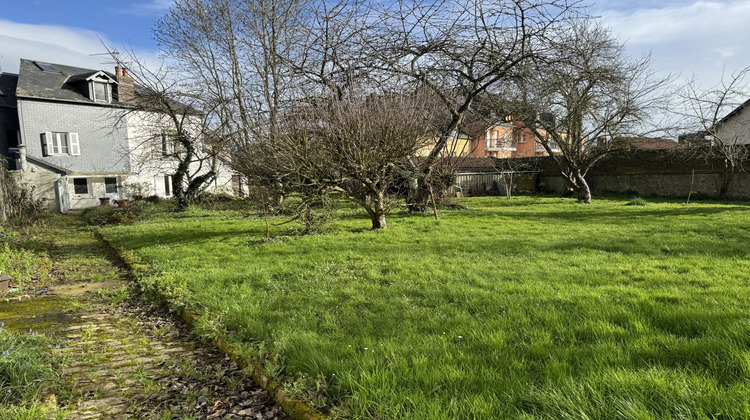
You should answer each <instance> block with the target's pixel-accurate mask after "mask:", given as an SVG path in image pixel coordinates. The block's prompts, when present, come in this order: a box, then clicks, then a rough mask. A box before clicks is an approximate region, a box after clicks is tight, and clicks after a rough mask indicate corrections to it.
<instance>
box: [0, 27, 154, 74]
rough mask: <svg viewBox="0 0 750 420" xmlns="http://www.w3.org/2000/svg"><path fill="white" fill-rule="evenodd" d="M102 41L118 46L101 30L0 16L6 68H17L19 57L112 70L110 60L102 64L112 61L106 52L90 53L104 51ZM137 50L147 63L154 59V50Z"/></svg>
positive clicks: (0, 47) (1, 52)
mask: <svg viewBox="0 0 750 420" xmlns="http://www.w3.org/2000/svg"><path fill="white" fill-rule="evenodd" d="M103 43H104V44H103ZM104 45H108V46H114V47H115V48H118V47H119V46H118V45H117V44H115V43H113V42H111V41H109V40H107V39H106V38H105V37H104V36H103V35H102V34H99V33H97V32H94V31H91V30H88V29H81V28H72V27H65V26H54V25H33V24H25V23H16V22H11V21H8V20H0V56H2V59H0V65H1V66H2V70H3V71H5V72H11V73H15V72H18V65H19V60H20V59H21V58H27V59H30V60H40V61H46V62H51V63H58V64H66V65H71V66H78V67H84V68H93V69H106V70H113V69H114V65H113V64H105V63H109V62H111V61H112V60H111V59H110V58H109V57H108V56H106V55H98V56H92V54H102V53H106V52H107V49H106V48H105V46H104ZM128 48H129V47H128ZM121 49H124V48H121ZM136 53H137V55H138V56H140V57H144V58H145V60H146V62H147V63H152V62H157V58H156V57H157V54H156V53H155V52H152V51H136ZM110 67H112V69H110Z"/></svg>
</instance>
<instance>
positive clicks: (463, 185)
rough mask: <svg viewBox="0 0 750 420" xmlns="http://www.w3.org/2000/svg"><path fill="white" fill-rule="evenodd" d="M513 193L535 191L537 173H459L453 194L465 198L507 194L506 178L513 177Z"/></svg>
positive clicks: (452, 190)
mask: <svg viewBox="0 0 750 420" xmlns="http://www.w3.org/2000/svg"><path fill="white" fill-rule="evenodd" d="M511 176H512V179H511V182H512V184H513V190H511V191H513V192H515V191H534V190H535V189H536V182H537V177H538V174H537V173H536V172H459V173H457V174H456V183H455V185H454V186H453V187H452V189H451V191H450V192H451V194H454V195H455V193H456V192H460V193H461V194H462V195H464V196H478V195H501V194H505V177H511Z"/></svg>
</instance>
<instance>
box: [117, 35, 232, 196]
mask: <svg viewBox="0 0 750 420" xmlns="http://www.w3.org/2000/svg"><path fill="white" fill-rule="evenodd" d="M109 51H110V55H111V57H112V58H113V59H115V60H116V62H117V64H118V66H117V72H118V74H117V75H116V77H117V78H118V81H119V83H120V86H119V87H118V94H119V98H118V101H119V103H120V105H121V106H120V107H118V108H116V109H115V110H114V111H113V112H116V113H118V114H119V115H118V123H119V122H124V121H126V120H131V121H133V122H134V124H135V125H136V126H137V129H136V130H133V133H136V134H135V135H134V136H133V137H134V138H131V139H130V141H131V142H135V143H136V144H135V148H134V150H132V151H131V152H130V153H131V154H132V155H134V156H135V158H134V159H133V160H134V162H135V163H136V165H137V166H140V168H141V169H143V168H144V167H146V166H149V167H150V169H162V170H164V171H169V172H172V174H171V180H172V182H171V187H172V191H173V195H174V197H175V200H176V203H177V209H178V210H184V209H186V208H187V207H188V205H189V204H190V203H191V202H192V201H194V200H195V198H196V196H197V195H198V194H200V193H201V192H202V191H204V190H205V188H206V187H208V186H209V185H210V183H211V182H212V181H213V180H214V179H215V178H216V174H217V167H218V165H219V160H218V159H219V154H220V153H221V146H220V144H219V142H218V140H217V139H218V137H217V136H215V135H214V133H213V131H212V130H211V129H209V127H208V125H207V124H208V122H207V119H206V115H207V114H210V113H211V112H212V109H211V108H210V106H208V107H207V106H206V103H205V102H204V101H203V98H202V95H201V91H200V89H198V88H197V87H195V86H193V85H191V84H185V83H183V81H181V80H179V78H175V77H172V76H173V75H174V72H173V70H174V69H172V68H170V67H168V66H166V65H164V64H163V63H162V64H161V65H160V66H159V67H158V68H152V67H149V66H148V65H146V64H145V63H144V62H143V60H141V59H140V58H139V57H137V56H136V55H135V54H134V53H133V52H132V51H125V53H124V54H123V53H120V52H116V51H115V50H113V49H110V50H109ZM120 72H122V73H120ZM129 157H131V158H133V156H129ZM155 157H156V159H155Z"/></svg>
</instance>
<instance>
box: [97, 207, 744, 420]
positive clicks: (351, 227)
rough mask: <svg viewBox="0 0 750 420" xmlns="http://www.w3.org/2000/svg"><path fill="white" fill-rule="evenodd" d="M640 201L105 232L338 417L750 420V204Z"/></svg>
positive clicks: (143, 226) (225, 214)
mask: <svg viewBox="0 0 750 420" xmlns="http://www.w3.org/2000/svg"><path fill="white" fill-rule="evenodd" d="M628 201H629V200H628V199H619V198H618V199H603V200H597V201H595V202H594V203H593V204H591V205H579V204H576V203H574V202H573V201H570V200H565V199H559V198H545V197H541V198H539V197H516V198H514V199H513V200H511V201H506V200H505V199H504V198H497V197H495V198H492V197H491V198H477V199H466V200H464V201H462V203H463V204H465V205H466V206H468V207H469V209H468V210H464V211H451V210H445V211H442V212H441V214H442V218H441V220H440V221H439V222H437V223H436V222H435V221H434V220H433V219H431V217H430V216H425V215H419V214H417V215H410V214H408V213H401V212H397V213H394V214H392V215H391V216H390V218H389V226H390V227H391V228H390V229H389V230H387V231H370V230H368V229H367V228H368V226H369V222H368V220H367V219H366V218H363V217H361V215H359V213H357V212H356V211H353V210H351V209H346V208H344V209H342V210H341V211H340V213H339V218H338V220H336V221H335V222H334V223H333V224H331V225H330V226H329V228H328V232H327V234H325V235H314V236H307V237H290V238H286V239H285V240H277V241H272V242H266V243H264V242H263V241H262V238H263V237H264V234H265V232H264V229H265V226H264V224H263V222H262V220H257V219H253V218H247V217H242V216H241V213H240V212H232V211H205V210H192V211H189V212H187V213H185V214H161V215H160V214H152V215H151V216H149V219H148V220H147V221H143V222H138V223H135V224H132V225H122V226H113V227H107V228H105V230H104V232H105V235H106V236H109V237H111V238H114V239H115V240H116V242H117V243H118V244H119V246H121V247H122V248H124V249H125V250H126V251H125V252H127V253H128V254H130V256H134V257H136V258H137V259H139V260H141V261H142V262H143V263H145V264H147V268H145V269H142V270H141V271H140V273H139V276H140V278H141V281H142V282H143V284H144V285H145V287H146V288H151V289H155V290H159V291H163V292H166V293H168V294H171V295H172V297H174V298H175V299H173V301H174V302H178V303H179V304H182V305H187V306H188V307H189V308H190V309H192V310H194V311H197V312H199V313H202V314H204V315H205V316H204V317H203V318H202V321H201V323H200V324H199V330H200V331H202V332H203V333H204V334H206V335H221V336H224V337H227V338H228V339H230V340H231V341H233V342H235V343H237V344H238V346H239V347H240V348H242V349H244V351H245V352H246V353H247V354H249V355H254V356H255V357H257V358H259V359H261V360H262V362H263V363H264V364H265V366H266V368H267V369H268V370H269V371H271V372H273V373H275V374H277V375H279V376H281V377H284V378H285V380H286V382H287V389H288V390H290V391H292V392H293V393H295V394H296V395H301V396H303V397H306V398H308V399H312V400H313V402H315V403H317V404H319V405H323V406H326V407H325V408H326V409H331V413H332V414H333V415H341V416H348V417H351V418H381V419H385V418H387V419H391V418H394V419H395V418H408V419H453V418H576V419H579V418H607V419H610V418H611V419H631V418H747V417H750V293H749V292H750V286H749V284H750V282H748V280H750V274H748V273H750V260H749V259H748V247H747V244H748V243H750V217H748V210H750V209H749V208H748V207H747V205H745V204H742V203H734V204H731V203H710V202H706V203H699V204H690V205H684V204H681V203H675V202H668V201H664V200H658V199H649V203H648V205H647V206H639V205H636V206H626V205H625V204H627V203H628ZM288 226H289V225H283V226H275V227H274V229H275V231H274V235H275V236H277V237H281V236H283V235H284V233H285V232H286V229H288Z"/></svg>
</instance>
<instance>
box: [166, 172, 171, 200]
mask: <svg viewBox="0 0 750 420" xmlns="http://www.w3.org/2000/svg"><path fill="white" fill-rule="evenodd" d="M164 196H165V197H170V196H172V175H165V176H164Z"/></svg>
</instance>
